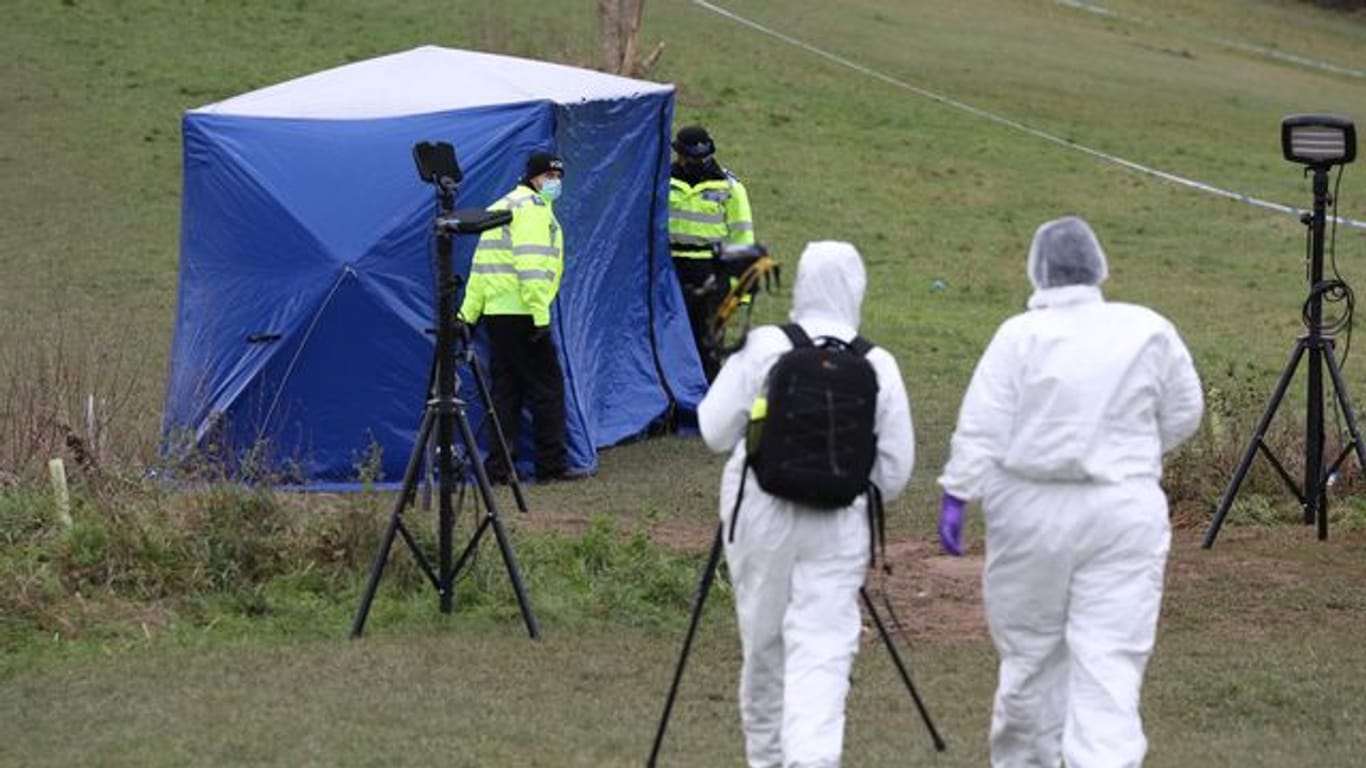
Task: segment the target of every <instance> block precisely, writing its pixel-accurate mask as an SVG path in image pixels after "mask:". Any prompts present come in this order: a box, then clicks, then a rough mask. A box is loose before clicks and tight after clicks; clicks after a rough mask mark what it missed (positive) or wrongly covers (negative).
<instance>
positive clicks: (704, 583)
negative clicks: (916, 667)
mask: <svg viewBox="0 0 1366 768" xmlns="http://www.w3.org/2000/svg"><path fill="white" fill-rule="evenodd" d="M724 528H725V524H724V523H718V524H717V526H716V536H715V537H714V538H713V539H712V543H711V552H710V553H709V554H708V555H707V564H706V565H704V566H702V578H701V580H700V581H699V582H698V584H697V596H696V597H695V598H694V599H693V606H692V616H690V617H689V619H688V633H687V634H686V635H684V637H683V650H682V651H681V652H680V653H679V654H678V664H677V666H675V667H674V677H673V682H672V683H670V684H669V695H668V697H667V698H665V700H664V714H663V715H661V716H660V718H659V728H658V729H656V730H655V740H654V744H653V745H652V746H651V747H650V758H649V759H648V760H647V761H646V762H645V765H646V766H648V768H654V766H655V761H656V760H658V759H659V749H660V747H661V746H663V744H664V731H665V729H666V728H668V727H669V716H670V715H671V714H673V708H674V699H675V698H676V697H677V696H678V684H679V682H680V681H682V679H683V667H684V666H686V665H687V663H688V653H689V652H690V651H691V650H692V641H693V637H694V636H696V634H697V624H698V622H699V621H700V620H701V618H702V608H703V606H705V605H706V603H707V595H708V594H709V593H710V592H711V583H712V581H714V580H715V578H716V567H717V566H718V565H719V564H720V563H721V546H722V538H721V537H722V535H723V530H724ZM859 596H860V597H862V598H863V604H864V606H865V607H867V608H868V613H869V614H871V615H872V617H873V623H874V624H875V625H877V631H878V634H879V635H881V636H882V642H883V643H885V644H886V645H887V652H888V653H890V654H891V655H892V663H894V664H895V665H896V671H897V673H899V674H900V675H901V682H903V683H905V685H906V690H907V691H908V692H910V694H911V700H912V701H913V702H915V708H916V710H917V711H919V712H920V719H921V720H923V721H924V722H925V728H926V729H928V730H929V732H930V739H931V740H932V741H933V742H934V748H935V749H936V750H937V751H939V752H943V751H944V750H945V749H947V748H948V747H947V745H946V744H945V743H944V739H943V738H941V737H940V735H939V731H937V730H936V729H935V727H934V722H933V721H932V720H930V713H929V711H928V710H926V709H925V703H924V702H923V701H921V699H920V694H919V692H917V691H916V689H915V683H913V682H911V673H910V672H909V671H908V670H907V669H906V665H905V664H904V663H902V661H901V654H899V653H897V650H896V646H895V645H894V644H893V643H892V638H891V636H890V635H889V634H887V627H886V625H884V624H883V622H882V617H881V616H880V615H879V614H878V612H877V607H876V606H875V605H874V604H873V600H872V598H870V597H869V596H868V590H867V589H866V588H864V587H859Z"/></svg>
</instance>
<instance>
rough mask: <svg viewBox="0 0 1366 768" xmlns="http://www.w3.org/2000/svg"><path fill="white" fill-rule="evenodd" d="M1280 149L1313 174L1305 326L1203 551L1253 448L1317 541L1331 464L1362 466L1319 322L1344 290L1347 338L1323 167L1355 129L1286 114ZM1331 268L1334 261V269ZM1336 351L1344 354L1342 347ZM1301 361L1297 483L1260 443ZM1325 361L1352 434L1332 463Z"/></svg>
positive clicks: (1364, 450)
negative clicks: (1327, 271) (1303, 399)
mask: <svg viewBox="0 0 1366 768" xmlns="http://www.w3.org/2000/svg"><path fill="white" fill-rule="evenodd" d="M1281 151H1282V152H1284V153H1285V159H1286V160H1289V161H1290V162H1292V163H1303V164H1304V165H1305V166H1307V168H1306V170H1305V174H1306V175H1308V173H1309V172H1310V171H1312V172H1313V174H1314V179H1313V187H1314V209H1313V211H1312V212H1303V213H1301V214H1300V221H1301V222H1303V223H1304V225H1305V226H1306V227H1307V228H1308V233H1307V234H1308V237H1309V244H1308V245H1309V247H1308V249H1307V252H1306V256H1307V261H1308V264H1307V265H1306V266H1307V267H1308V277H1309V298H1307V299H1306V300H1305V302H1304V309H1303V311H1302V317H1303V318H1304V323H1305V329H1306V330H1305V333H1304V334H1302V335H1301V336H1300V337H1299V339H1298V340H1297V341H1296V342H1295V351H1294V352H1292V353H1291V355H1290V362H1289V363H1287V364H1286V367H1285V370H1284V371H1282V372H1281V379H1280V382H1279V383H1277V385H1276V391H1275V392H1274V393H1273V394H1272V395H1271V401H1270V402H1269V403H1267V406H1266V410H1265V411H1263V412H1262V418H1261V421H1260V422H1259V425H1258V427H1257V432H1256V433H1255V434H1254V435H1253V436H1252V439H1251V440H1250V441H1248V444H1247V448H1246V449H1244V451H1243V458H1242V459H1241V460H1239V462H1238V468H1237V469H1235V470H1234V471H1233V479H1232V480H1230V481H1229V485H1228V488H1227V489H1225V491H1224V496H1223V498H1221V499H1220V500H1219V506H1218V507H1217V508H1216V509H1215V512H1214V521H1213V522H1212V523H1211V524H1210V527H1209V530H1208V531H1206V532H1205V543H1204V546H1205V549H1209V548H1210V547H1211V546H1213V545H1214V538H1215V537H1216V536H1218V535H1219V528H1220V526H1222V525H1223V524H1224V517H1225V515H1227V514H1228V511H1229V509H1230V507H1232V505H1233V497H1234V496H1235V495H1236V494H1237V493H1238V486H1240V485H1242V482H1243V478H1244V477H1246V476H1247V471H1248V469H1249V468H1251V466H1252V460H1253V458H1255V457H1256V455H1257V453H1258V452H1259V451H1260V452H1263V453H1265V454H1266V456H1267V457H1268V458H1269V459H1271V462H1272V464H1273V465H1274V466H1275V468H1276V470H1277V471H1278V472H1279V473H1280V475H1281V479H1283V480H1285V482H1286V485H1288V486H1290V488H1291V490H1292V491H1293V492H1294V493H1295V495H1296V497H1298V498H1299V501H1300V505H1301V506H1302V507H1303V508H1304V522H1305V524H1306V525H1313V524H1317V525H1318V534H1319V539H1320V540H1322V539H1326V538H1328V487H1329V486H1331V485H1332V484H1333V478H1334V477H1336V475H1337V471H1338V468H1339V467H1341V466H1342V462H1343V461H1344V460H1345V459H1346V458H1347V457H1348V456H1349V455H1351V454H1353V453H1355V454H1356V457H1357V461H1358V462H1359V463H1360V464H1361V466H1362V468H1363V469H1366V440H1363V439H1362V437H1361V430H1360V429H1358V428H1357V420H1356V412H1355V411H1354V410H1352V405H1351V400H1350V398H1348V396H1347V385H1346V384H1345V383H1344V382H1343V379H1342V370H1341V365H1340V364H1339V363H1338V360H1337V357H1336V353H1335V352H1334V342H1333V330H1334V329H1333V328H1331V327H1328V328H1326V327H1325V326H1324V324H1323V298H1324V296H1326V295H1332V294H1334V293H1339V294H1342V295H1345V296H1346V297H1347V299H1346V300H1347V302H1348V303H1347V306H1348V310H1347V311H1348V315H1347V317H1348V325H1347V338H1348V341H1349V342H1350V340H1351V338H1352V336H1351V306H1352V304H1351V302H1352V299H1351V295H1352V293H1351V288H1350V287H1348V285H1347V284H1346V283H1344V282H1342V280H1341V279H1340V278H1338V277H1334V279H1332V280H1324V279H1323V239H1324V229H1325V228H1326V226H1325V225H1326V222H1327V221H1328V206H1329V205H1330V204H1333V205H1336V203H1335V202H1334V201H1333V198H1332V196H1331V195H1329V194H1328V173H1329V169H1330V168H1332V167H1333V166H1335V165H1346V164H1347V163H1350V162H1352V161H1353V160H1355V159H1356V156H1357V135H1356V128H1354V127H1353V126H1352V121H1351V120H1349V119H1347V118H1345V117H1342V116H1340V115H1290V116H1288V117H1286V118H1284V119H1283V120H1281ZM1338 179H1339V180H1341V179H1342V170H1341V169H1339V170H1338ZM1334 221H1336V218H1335V219H1334ZM1336 271H1337V269H1336V267H1334V272H1335V273H1336ZM1343 357H1346V353H1345V352H1344V353H1343ZM1302 360H1303V361H1306V362H1307V363H1308V364H1309V382H1308V384H1309V393H1308V398H1307V407H1306V410H1305V419H1304V420H1305V436H1304V484H1303V485H1299V486H1297V485H1296V484H1295V481H1294V479H1293V478H1291V477H1290V474H1289V473H1288V472H1287V471H1286V469H1285V466H1284V465H1282V464H1281V462H1280V461H1278V460H1277V459H1276V457H1275V456H1274V455H1273V454H1272V453H1271V451H1270V449H1269V448H1267V445H1266V441H1265V437H1266V430H1267V428H1268V427H1270V426H1271V419H1272V417H1273V416H1275V414H1276V409H1277V408H1279V407H1280V405H1281V400H1282V398H1284V397H1285V392H1286V390H1287V389H1288V388H1289V386H1290V379H1291V377H1292V376H1294V375H1295V369H1296V368H1297V367H1298V366H1299V364H1300V362H1301V361H1302ZM1325 367H1326V368H1327V371H1328V376H1329V383H1330V384H1331V385H1332V387H1333V389H1334V391H1335V396H1336V397H1335V400H1336V404H1337V406H1338V407H1339V408H1341V410H1340V411H1339V413H1341V414H1342V418H1343V419H1344V420H1345V421H1346V422H1347V429H1348V431H1349V432H1350V433H1351V435H1352V440H1351V442H1349V443H1348V444H1347V446H1346V448H1344V449H1343V450H1342V452H1341V453H1340V454H1339V455H1338V457H1337V459H1336V460H1331V461H1330V457H1329V456H1328V455H1326V454H1325V452H1324V451H1325V448H1326V444H1327V441H1326V439H1325V433H1324V423H1323V421H1324V420H1323V401H1324V386H1323V385H1324V380H1323V373H1324V369H1325Z"/></svg>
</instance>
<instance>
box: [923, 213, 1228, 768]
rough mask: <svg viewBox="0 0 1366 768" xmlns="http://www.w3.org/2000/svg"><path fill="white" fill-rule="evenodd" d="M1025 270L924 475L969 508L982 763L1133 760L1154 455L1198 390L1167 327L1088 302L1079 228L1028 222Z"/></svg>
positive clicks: (1149, 612)
mask: <svg viewBox="0 0 1366 768" xmlns="http://www.w3.org/2000/svg"><path fill="white" fill-rule="evenodd" d="M1028 270H1029V275H1030V279H1031V281H1032V282H1033V284H1034V287H1035V292H1034V294H1033V296H1032V297H1031V298H1030V300H1029V310H1028V311H1027V312H1025V313H1023V314H1020V315H1016V316H1015V317H1012V318H1010V319H1009V320H1007V321H1006V322H1005V323H1003V324H1002V325H1001V327H1000V328H999V329H998V330H997V332H996V336H995V338H993V339H992V341H991V344H990V345H989V346H988V348H987V350H986V352H985V354H984V355H983V356H982V359H981V360H980V361H979V362H978V365H977V369H976V371H975V372H974V373H973V377H972V382H971V384H970V385H969V387H968V391H967V394H966V396H965V397H964V399H963V405H962V409H961V411H960V412H959V416H958V425H957V429H956V431H955V432H954V435H953V439H952V443H951V455H950V458H949V462H948V465H947V466H946V467H945V469H944V474H943V476H942V477H940V479H939V482H940V484H941V485H942V486H943V488H944V490H945V491H946V492H947V493H949V494H952V495H954V496H957V497H958V498H960V499H964V500H972V499H981V500H982V509H983V516H984V518H985V522H986V550H987V551H986V566H985V572H984V574H983V601H984V604H985V609H986V617H987V623H988V626H989V627H990V630H991V635H992V639H993V640H994V641H995V644H996V648H997V651H998V654H999V656H1000V678H999V681H998V687H997V690H996V700H995V705H994V707H993V711H992V719H991V736H990V739H991V764H992V765H993V766H996V767H997V768H1021V767H1023V766H1048V767H1049V768H1056V766H1058V764H1059V761H1060V760H1065V762H1066V765H1067V767H1068V768H1127V767H1129V766H1139V765H1141V764H1142V762H1143V757H1144V754H1145V751H1146V749H1147V741H1146V739H1145V738H1144V735H1143V727H1142V721H1141V720H1140V717H1139V712H1138V704H1139V690H1140V687H1141V685H1142V679H1143V671H1144V667H1145V665H1146V664H1147V660H1148V656H1149V654H1150V653H1151V651H1152V647H1153V641H1154V637H1155V635H1156V632H1157V617H1158V610H1159V608H1160V605H1161V601H1162V580H1163V571H1164V569H1165V566H1166V560H1167V552H1168V548H1169V545H1170V542H1171V528H1170V525H1169V521H1168V514H1167V500H1166V497H1165V496H1164V495H1163V493H1162V489H1161V487H1160V486H1159V483H1158V481H1159V479H1160V478H1161V474H1162V455H1163V454H1164V453H1166V452H1167V451H1170V450H1172V449H1173V448H1175V447H1176V446H1177V445H1179V444H1180V443H1182V442H1183V441H1185V440H1186V439H1187V438H1189V437H1190V436H1191V435H1192V434H1194V432H1195V430H1196V429H1197V427H1198V426H1199V424H1200V416H1201V412H1202V411H1203V408H1204V403H1203V396H1202V394H1201V389H1200V380H1199V378H1198V376H1197V375H1196V372H1195V368H1194V365H1193V364H1192V362H1191V356H1190V353H1189V352H1188V351H1187V350H1186V347H1185V345H1184V344H1183V343H1182V341H1181V339H1180V337H1179V336H1178V335H1177V332H1176V330H1175V328H1173V326H1172V324H1171V323H1170V322H1168V321H1167V320H1165V319H1164V318H1162V317H1161V316H1160V315H1158V314H1156V313H1155V312H1152V311H1150V310H1148V309H1145V308H1143V307H1139V306H1135V305H1131V304H1120V303H1111V302H1106V301H1105V300H1104V298H1103V296H1102V295H1101V292H1100V288H1099V284H1100V282H1101V281H1103V280H1104V279H1105V277H1106V273H1107V269H1106V264H1105V255H1104V252H1103V251H1102V250H1101V248H1100V244H1099V242H1097V241H1096V238H1095V235H1094V233H1092V231H1091V229H1090V227H1089V226H1087V225H1086V223H1085V222H1084V221H1082V220H1081V219H1077V218H1067V219H1059V220H1056V221H1053V222H1049V223H1047V224H1045V225H1043V226H1042V227H1040V228H1039V231H1038V232H1037V233H1036V234H1035V239H1034V244H1033V246H1032V247H1031V249H1030V256H1029V266H1028Z"/></svg>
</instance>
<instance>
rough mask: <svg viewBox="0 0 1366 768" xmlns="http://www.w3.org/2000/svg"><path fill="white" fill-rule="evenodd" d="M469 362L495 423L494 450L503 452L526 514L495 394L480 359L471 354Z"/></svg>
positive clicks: (510, 481)
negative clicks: (494, 404) (495, 401)
mask: <svg viewBox="0 0 1366 768" xmlns="http://www.w3.org/2000/svg"><path fill="white" fill-rule="evenodd" d="M469 361H470V370H472V371H474V382H475V384H477V385H478V386H479V397H480V398H482V399H483V401H484V413H486V414H488V417H489V420H490V421H491V422H492V423H493V436H494V438H495V440H494V442H495V443H497V445H495V446H494V447H493V450H496V451H501V452H502V454H503V462H504V463H505V464H506V465H507V468H508V485H511V486H512V497H513V498H514V499H516V500H517V509H518V511H520V512H523V513H525V512H526V511H527V504H526V497H525V496H523V495H522V482H521V481H520V480H518V479H517V465H516V464H513V463H512V448H511V447H510V446H509V445H508V441H507V436H505V435H504V434H503V422H502V421H501V420H499V418H498V410H497V409H496V408H494V407H493V393H492V392H491V391H490V390H489V385H488V381H487V380H486V379H485V378H484V369H483V366H481V365H479V358H477V357H475V356H474V354H473V353H471V354H470V355H469ZM474 457H475V458H476V459H477V458H478V454H477V453H476V454H474Z"/></svg>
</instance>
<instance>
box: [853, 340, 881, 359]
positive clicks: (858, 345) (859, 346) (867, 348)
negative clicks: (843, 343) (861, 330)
mask: <svg viewBox="0 0 1366 768" xmlns="http://www.w3.org/2000/svg"><path fill="white" fill-rule="evenodd" d="M876 348H877V345H876V344H874V343H873V342H871V341H869V340H867V339H865V338H863V337H862V336H855V337H854V338H852V339H850V340H849V349H851V350H853V351H854V353H855V354H857V355H858V356H859V357H867V356H868V353H869V352H872V351H873V350H874V349H876Z"/></svg>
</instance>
